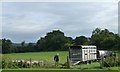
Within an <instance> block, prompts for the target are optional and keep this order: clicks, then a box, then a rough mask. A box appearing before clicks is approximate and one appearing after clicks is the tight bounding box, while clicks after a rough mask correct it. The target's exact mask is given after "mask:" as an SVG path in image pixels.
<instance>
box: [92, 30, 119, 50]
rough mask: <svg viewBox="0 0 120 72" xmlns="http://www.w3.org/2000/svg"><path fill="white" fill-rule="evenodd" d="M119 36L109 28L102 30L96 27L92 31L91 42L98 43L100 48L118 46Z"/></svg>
mask: <svg viewBox="0 0 120 72" xmlns="http://www.w3.org/2000/svg"><path fill="white" fill-rule="evenodd" d="M118 39H119V36H117V35H116V34H114V33H113V32H109V30H108V29H104V30H101V29H99V28H96V29H95V30H93V32H92V36H91V44H94V45H96V46H97V47H98V48H99V49H108V50H110V49H112V48H114V49H115V48H116V47H117V46H116V45H117V43H118Z"/></svg>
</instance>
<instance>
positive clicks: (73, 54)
mask: <svg viewBox="0 0 120 72" xmlns="http://www.w3.org/2000/svg"><path fill="white" fill-rule="evenodd" d="M69 59H70V61H79V62H85V61H92V60H96V59H97V48H96V46H94V45H79V46H70V47H69Z"/></svg>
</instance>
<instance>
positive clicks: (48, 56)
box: [3, 51, 68, 63]
mask: <svg viewBox="0 0 120 72" xmlns="http://www.w3.org/2000/svg"><path fill="white" fill-rule="evenodd" d="M57 53H59V56H60V63H65V62H66V58H67V56H68V52H67V51H55V52H31V53H13V54H4V55H3V57H7V58H10V59H13V60H21V59H23V60H25V59H30V58H31V59H32V60H47V61H50V62H53V58H54V55H55V54H57Z"/></svg>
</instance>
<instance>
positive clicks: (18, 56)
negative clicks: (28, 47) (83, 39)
mask: <svg viewBox="0 0 120 72" xmlns="http://www.w3.org/2000/svg"><path fill="white" fill-rule="evenodd" d="M56 53H59V55H60V63H62V64H63V63H65V62H66V59H67V56H68V51H55V52H31V53H12V54H3V57H7V58H10V59H12V60H22V59H23V60H26V59H27V60H29V59H30V58H31V59H32V60H47V61H48V62H54V61H53V57H54V55H55V54H56ZM71 69H72V70H118V67H111V68H104V69H101V68H100V63H99V62H93V63H92V64H81V65H76V66H72V67H71ZM71 69H70V70H71ZM8 70H9V69H8ZM15 70H21V68H20V69H15ZM22 70H28V68H22ZM29 70H46V68H29ZM47 70H66V69H65V68H60V67H58V68H47ZM67 70H69V69H67Z"/></svg>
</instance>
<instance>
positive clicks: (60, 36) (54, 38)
mask: <svg viewBox="0 0 120 72" xmlns="http://www.w3.org/2000/svg"><path fill="white" fill-rule="evenodd" d="M71 43H72V42H71V38H70V37H66V36H64V33H63V32H61V31H60V30H54V31H52V32H48V33H47V34H46V36H45V37H43V38H41V39H39V40H38V41H37V50H39V51H55V50H67V49H68V46H69V45H70V44H71Z"/></svg>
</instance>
